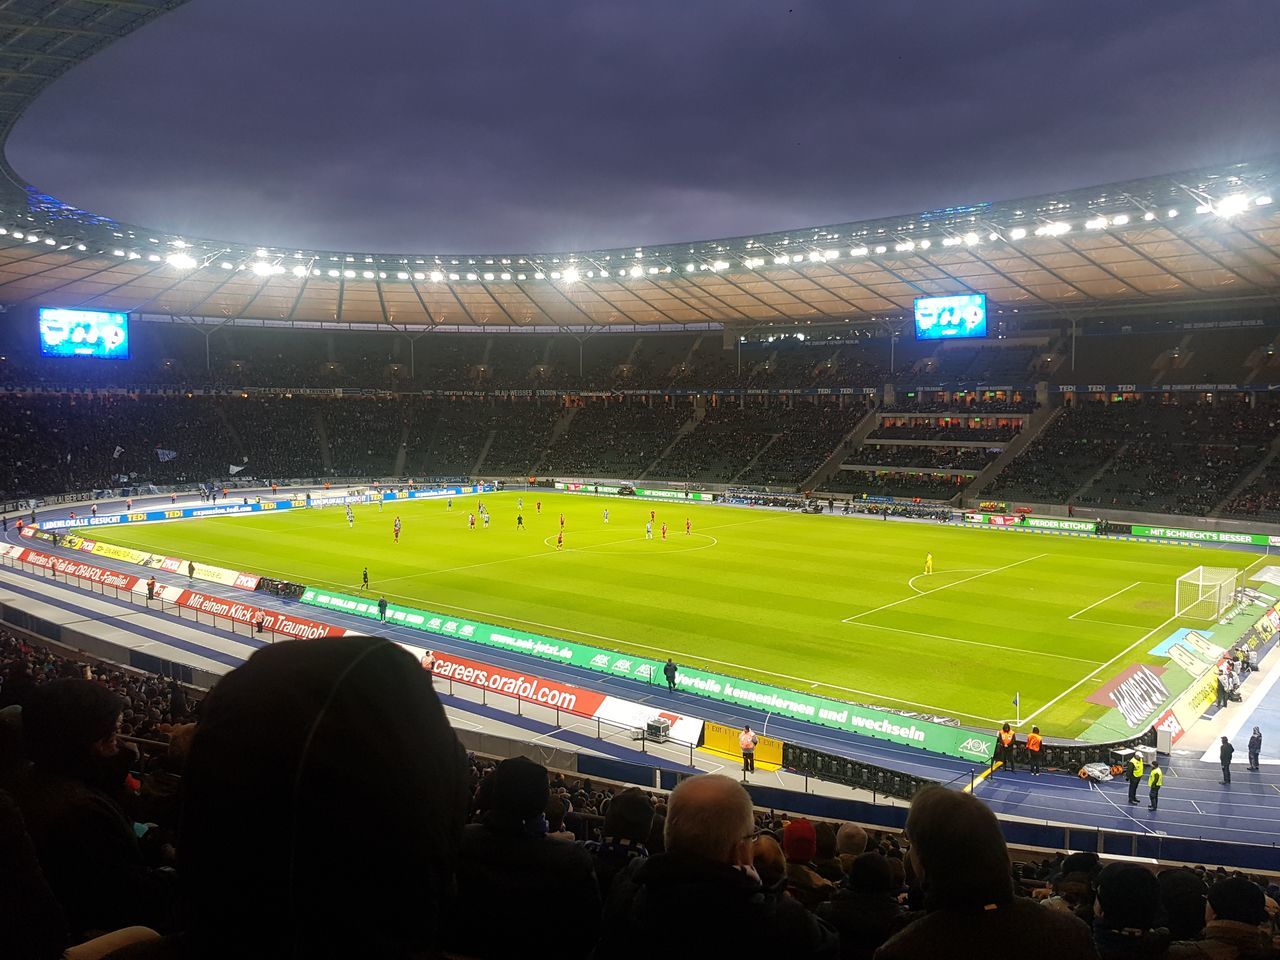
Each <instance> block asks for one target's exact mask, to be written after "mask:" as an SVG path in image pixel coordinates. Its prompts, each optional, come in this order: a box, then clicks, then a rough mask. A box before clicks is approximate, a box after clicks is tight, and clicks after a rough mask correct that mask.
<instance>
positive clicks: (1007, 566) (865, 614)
mask: <svg viewBox="0 0 1280 960" xmlns="http://www.w3.org/2000/svg"><path fill="white" fill-rule="evenodd" d="M1048 555H1049V554H1047V553H1037V554H1036V555H1035V556H1034V557H1027V558H1026V559H1025V560H1015V561H1014V562H1013V563H1006V564H1005V565H1004V566H1003V567H995V568H994V569H991V570H987V571H986V572H985V573H975V574H974V575H973V576H972V577H965V578H964V579H963V580H955V581H953V582H951V583H946V584H943V585H942V586H940V587H934V588H933V589H932V590H925V591H923V592H921V593H918V594H916V595H915V596H912V597H903V598H902V599H901V600H894V601H893V602H892V603H884V604H881V605H880V606H878V607H875V608H873V609H871V610H864V611H863V612H862V613H855V614H854V615H853V616H852V617H845V619H844V620H842V621H840V622H841V623H853V622H854V621H855V620H861V619H862V618H863V617H869V616H870V615H871V614H873V613H879V612H880V611H881V610H888V609H889V608H891V607H896V606H898V604H900V603H906V602H907V601H908V600H916V599H918V598H919V597H927V596H929V594H931V593H938V592H939V591H941V590H947V589H950V588H951V587H958V586H960V584H962V583H968V582H969V581H971V580H977V579H979V578H981V577H989V576H991V574H993V573H1000V572H1001V571H1002V570H1012V569H1013V568H1014V567H1020V566H1022V565H1023V564H1024V563H1030V562H1031V561H1032V560H1039V559H1040V558H1041V557H1047V556H1048Z"/></svg>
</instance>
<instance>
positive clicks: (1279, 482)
mask: <svg viewBox="0 0 1280 960" xmlns="http://www.w3.org/2000/svg"><path fill="white" fill-rule="evenodd" d="M1226 512H1227V513H1229V514H1232V515H1233V516H1239V517H1257V518H1258V519H1260V520H1270V521H1272V522H1280V476H1277V475H1276V473H1275V472H1274V471H1270V472H1264V473H1263V474H1262V475H1261V476H1259V477H1258V478H1257V479H1255V480H1254V481H1253V482H1252V483H1250V484H1249V485H1248V486H1247V487H1245V488H1244V490H1242V491H1241V492H1240V495H1239V496H1237V497H1234V498H1233V499H1232V500H1231V502H1230V503H1228V504H1227V506H1226Z"/></svg>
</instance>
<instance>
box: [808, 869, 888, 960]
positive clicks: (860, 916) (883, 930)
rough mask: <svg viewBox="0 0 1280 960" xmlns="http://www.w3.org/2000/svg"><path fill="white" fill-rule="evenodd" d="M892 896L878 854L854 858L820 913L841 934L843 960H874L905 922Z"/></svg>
mask: <svg viewBox="0 0 1280 960" xmlns="http://www.w3.org/2000/svg"><path fill="white" fill-rule="evenodd" d="M893 894H894V889H893V875H892V874H891V873H890V871H889V861H888V860H886V859H885V858H884V857H883V856H882V855H881V854H879V853H863V854H860V855H859V856H857V857H854V858H853V861H852V862H851V863H850V865H849V871H848V873H847V874H846V876H845V879H844V881H843V882H842V883H841V884H840V886H839V888H838V889H837V890H836V892H835V893H834V894H833V895H832V897H831V899H830V900H829V901H828V902H827V903H824V904H821V905H820V906H819V907H818V910H817V914H818V916H819V917H820V918H821V919H823V920H826V921H827V922H828V923H829V924H831V925H832V926H833V927H835V928H836V929H837V930H838V931H840V956H841V958H842V960H871V955H872V954H873V953H875V952H876V949H877V948H878V947H879V946H880V945H881V944H882V943H884V942H885V941H886V940H888V939H889V937H890V935H892V934H893V932H894V931H895V930H896V929H897V927H898V926H899V925H900V924H901V923H902V922H903V918H904V916H905V911H904V910H903V907H902V905H901V904H900V903H898V901H897V898H896V897H894V895H893Z"/></svg>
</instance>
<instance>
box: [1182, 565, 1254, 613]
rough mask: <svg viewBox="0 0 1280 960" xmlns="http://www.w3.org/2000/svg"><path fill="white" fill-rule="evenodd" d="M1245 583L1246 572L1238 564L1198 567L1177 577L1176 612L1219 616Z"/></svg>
mask: <svg viewBox="0 0 1280 960" xmlns="http://www.w3.org/2000/svg"><path fill="white" fill-rule="evenodd" d="M1243 587H1244V573H1243V572H1242V571H1240V570H1238V569H1236V568H1235V567H1196V568H1195V569H1194V570H1192V571H1190V572H1189V573H1184V574H1183V575H1182V576H1180V577H1179V578H1178V582H1177V590H1176V592H1175V596H1174V601H1173V603H1174V609H1173V615H1174V616H1175V617H1189V618H1191V619H1194V620H1217V619H1218V618H1219V617H1221V616H1222V615H1223V614H1224V613H1225V612H1226V611H1227V609H1228V608H1229V607H1230V606H1231V605H1232V603H1233V602H1234V601H1235V598H1236V591H1237V590H1239V589H1242V588H1243Z"/></svg>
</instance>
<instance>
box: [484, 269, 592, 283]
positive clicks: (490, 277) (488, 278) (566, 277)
mask: <svg viewBox="0 0 1280 960" xmlns="http://www.w3.org/2000/svg"><path fill="white" fill-rule="evenodd" d="M573 272H574V273H577V271H576V270H574V271H573ZM484 278H485V280H486V281H488V280H492V279H493V274H492V273H486V274H485V275H484ZM565 279H566V280H568V281H569V282H570V283H573V281H572V280H570V279H569V276H568V274H566V275H565Z"/></svg>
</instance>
